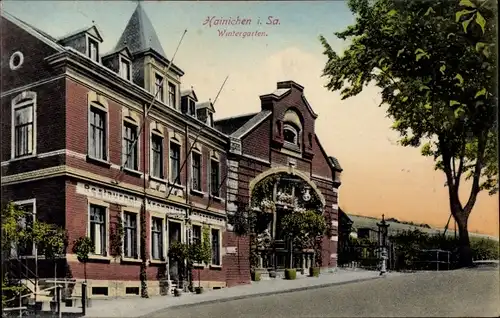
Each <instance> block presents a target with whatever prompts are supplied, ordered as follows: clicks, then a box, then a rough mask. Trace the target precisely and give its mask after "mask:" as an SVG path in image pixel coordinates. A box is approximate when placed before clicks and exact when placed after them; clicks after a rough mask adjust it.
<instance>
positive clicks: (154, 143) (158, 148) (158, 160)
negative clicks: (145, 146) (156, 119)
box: [151, 134, 163, 178]
mask: <svg viewBox="0 0 500 318" xmlns="http://www.w3.org/2000/svg"><path fill="white" fill-rule="evenodd" d="M151 151H152V161H153V162H152V167H151V175H152V176H153V177H156V178H163V138H162V137H161V136H158V135H156V134H152V135H151Z"/></svg>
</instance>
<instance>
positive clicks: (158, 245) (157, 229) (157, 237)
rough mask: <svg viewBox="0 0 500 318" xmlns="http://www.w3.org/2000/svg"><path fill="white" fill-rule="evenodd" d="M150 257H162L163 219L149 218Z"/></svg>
mask: <svg viewBox="0 0 500 318" xmlns="http://www.w3.org/2000/svg"><path fill="white" fill-rule="evenodd" d="M151 257H152V258H153V259H163V219H161V218H155V217H153V218H152V219H151Z"/></svg>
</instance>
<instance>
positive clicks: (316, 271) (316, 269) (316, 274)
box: [309, 267, 319, 277]
mask: <svg viewBox="0 0 500 318" xmlns="http://www.w3.org/2000/svg"><path fill="white" fill-rule="evenodd" d="M309 276H311V277H319V267H309Z"/></svg>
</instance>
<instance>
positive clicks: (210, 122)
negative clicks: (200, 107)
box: [207, 112, 214, 127]
mask: <svg viewBox="0 0 500 318" xmlns="http://www.w3.org/2000/svg"><path fill="white" fill-rule="evenodd" d="M207 125H208V126H210V127H213V126H214V114H212V113H211V112H209V113H208V116H207Z"/></svg>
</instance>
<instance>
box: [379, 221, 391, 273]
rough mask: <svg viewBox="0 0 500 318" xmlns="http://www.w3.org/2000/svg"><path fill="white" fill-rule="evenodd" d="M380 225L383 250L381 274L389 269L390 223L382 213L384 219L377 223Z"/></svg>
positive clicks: (380, 240) (381, 247)
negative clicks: (388, 234)
mask: <svg viewBox="0 0 500 318" xmlns="http://www.w3.org/2000/svg"><path fill="white" fill-rule="evenodd" d="M377 227H378V244H379V247H380V250H381V258H382V264H381V266H380V275H383V274H385V272H386V271H387V263H386V262H387V258H388V257H387V233H388V228H389V224H387V222H386V221H385V217H384V215H383V214H382V221H381V222H380V223H377Z"/></svg>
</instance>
